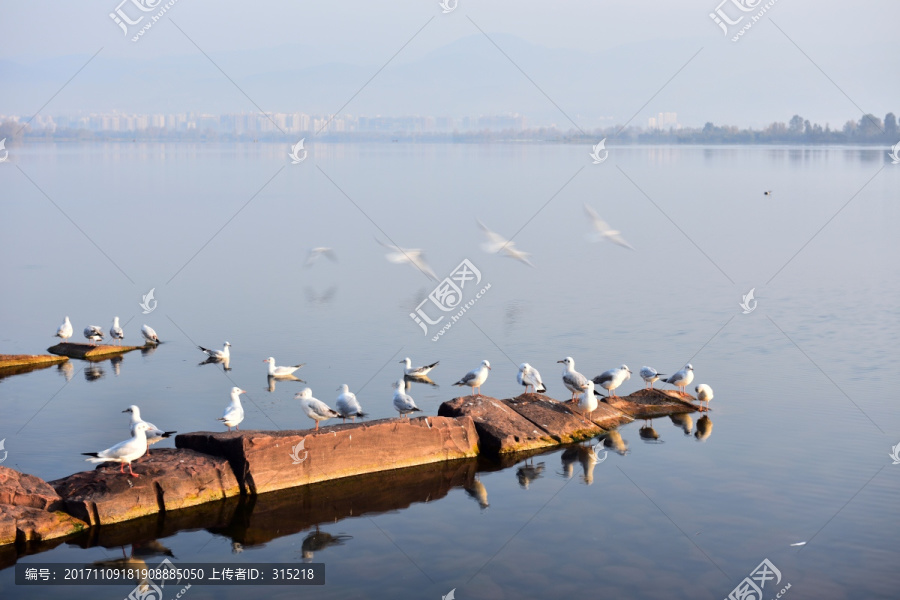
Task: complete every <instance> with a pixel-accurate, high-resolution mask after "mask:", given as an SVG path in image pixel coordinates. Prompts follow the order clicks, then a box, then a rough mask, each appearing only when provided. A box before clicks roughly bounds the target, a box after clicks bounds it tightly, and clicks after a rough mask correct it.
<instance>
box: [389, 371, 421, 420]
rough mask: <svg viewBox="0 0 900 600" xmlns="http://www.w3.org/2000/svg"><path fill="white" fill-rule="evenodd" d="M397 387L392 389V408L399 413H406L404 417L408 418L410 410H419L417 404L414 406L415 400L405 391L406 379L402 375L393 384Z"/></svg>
mask: <svg viewBox="0 0 900 600" xmlns="http://www.w3.org/2000/svg"><path fill="white" fill-rule="evenodd" d="M394 385H395V386H396V388H397V389H395V390H394V408H395V409H396V410H397V412H398V413H400V414H401V415H406V418H407V419H408V418H409V413H411V412H416V411H418V412H421V411H422V409H420V408H419V407H418V406H416V401H415V400H413V397H412V396H410V395H409V394H407V393H406V380H405V379H403V378H402V377H401V378H400V380H399V381H397V383H395V384H394Z"/></svg>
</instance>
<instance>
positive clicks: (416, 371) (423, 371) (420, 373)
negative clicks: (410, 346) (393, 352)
mask: <svg viewBox="0 0 900 600" xmlns="http://www.w3.org/2000/svg"><path fill="white" fill-rule="evenodd" d="M400 362H401V363H403V365H404V367H403V374H404V375H409V376H410V377H425V376H426V375H428V373H429V372H430V371H431V370H432V369H433V368H435V367H436V366H438V363H439V362H441V361H439V360H436V361H434V362H433V363H431V364H430V365H425V366H423V367H414V366H412V361H411V360H410V359H409V357H408V356H407V357H406V358H404V359H403V360H401V361H400Z"/></svg>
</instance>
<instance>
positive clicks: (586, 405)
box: [578, 379, 599, 423]
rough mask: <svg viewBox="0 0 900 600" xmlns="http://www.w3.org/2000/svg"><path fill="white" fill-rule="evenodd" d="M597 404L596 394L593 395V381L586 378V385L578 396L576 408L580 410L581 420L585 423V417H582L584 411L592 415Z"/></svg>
mask: <svg viewBox="0 0 900 600" xmlns="http://www.w3.org/2000/svg"><path fill="white" fill-rule="evenodd" d="M597 406H599V403H598V402H597V396H595V395H594V382H593V381H591V380H590V379H588V382H587V387H586V388H585V389H584V392H582V393H581V396H580V397H579V398H578V408H579V409H580V410H581V420H582V421H584V422H585V423H587V419H585V418H584V413H588V414H590V415H592V416H593V414H594V411H595V410H597Z"/></svg>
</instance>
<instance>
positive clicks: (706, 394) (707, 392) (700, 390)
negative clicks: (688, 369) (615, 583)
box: [694, 383, 713, 411]
mask: <svg viewBox="0 0 900 600" xmlns="http://www.w3.org/2000/svg"><path fill="white" fill-rule="evenodd" d="M694 391H695V392H697V400H698V401H700V403H701V406H700V408H701V409H702V408H703V406H702V404H703V403H704V402H706V410H707V411H708V410H709V401H710V400H712V399H713V391H712V388H711V387H709V386H708V385H706V384H705V383H701V384H700V385H698V386H697V387H695V388H694Z"/></svg>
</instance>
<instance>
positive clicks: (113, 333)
mask: <svg viewBox="0 0 900 600" xmlns="http://www.w3.org/2000/svg"><path fill="white" fill-rule="evenodd" d="M109 338H110V339H112V340H119V342H121V341H122V340H123V339H125V332H124V331H122V328H121V327H119V317H113V324H112V327H110V328H109Z"/></svg>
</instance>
